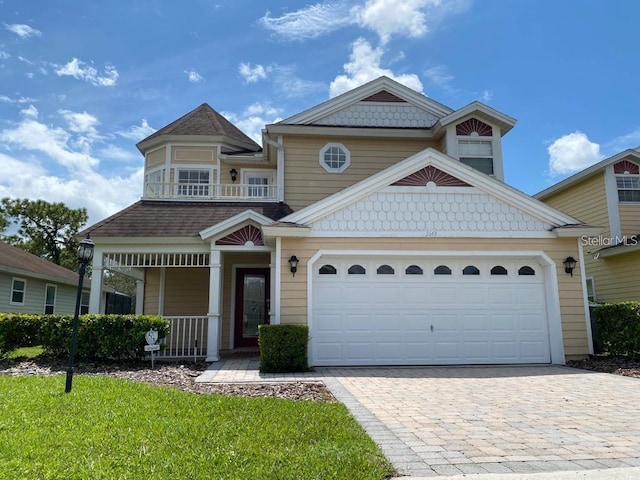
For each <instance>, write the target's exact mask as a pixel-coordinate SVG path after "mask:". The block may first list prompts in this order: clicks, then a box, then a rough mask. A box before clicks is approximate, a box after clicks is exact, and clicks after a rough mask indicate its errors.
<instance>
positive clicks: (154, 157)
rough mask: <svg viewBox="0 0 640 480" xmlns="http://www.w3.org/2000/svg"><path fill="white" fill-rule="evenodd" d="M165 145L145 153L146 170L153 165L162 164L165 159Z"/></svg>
mask: <svg viewBox="0 0 640 480" xmlns="http://www.w3.org/2000/svg"><path fill="white" fill-rule="evenodd" d="M166 150H167V149H166V147H162V148H159V149H158V150H154V151H153V152H151V153H148V154H147V158H146V168H147V170H148V169H150V168H153V167H157V166H160V165H164V163H165V160H166V155H167V151H166Z"/></svg>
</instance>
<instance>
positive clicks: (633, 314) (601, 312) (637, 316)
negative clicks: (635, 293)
mask: <svg viewBox="0 0 640 480" xmlns="http://www.w3.org/2000/svg"><path fill="white" fill-rule="evenodd" d="M595 313H596V322H597V325H598V332H599V334H600V337H601V338H602V342H603V344H604V349H605V351H606V352H607V353H609V354H611V355H629V356H631V357H636V358H639V357H640V302H620V303H607V304H604V305H600V306H598V307H596V309H595Z"/></svg>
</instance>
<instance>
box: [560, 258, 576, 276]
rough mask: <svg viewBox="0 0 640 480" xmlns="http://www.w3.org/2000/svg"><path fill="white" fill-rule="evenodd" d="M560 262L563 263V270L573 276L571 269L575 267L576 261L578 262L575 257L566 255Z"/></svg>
mask: <svg viewBox="0 0 640 480" xmlns="http://www.w3.org/2000/svg"><path fill="white" fill-rule="evenodd" d="M562 263H564V272H565V273H568V274H570V275H571V276H572V277H573V269H574V268H576V263H578V262H577V261H576V259H575V258H573V257H567V258H565V260H564V262H562Z"/></svg>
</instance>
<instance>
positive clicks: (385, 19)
mask: <svg viewBox="0 0 640 480" xmlns="http://www.w3.org/2000/svg"><path fill="white" fill-rule="evenodd" d="M440 3H441V2H440V0H403V1H402V2H398V1H397V0H368V1H367V3H366V4H365V5H364V6H362V7H354V9H353V10H352V14H353V15H355V17H356V19H357V21H358V23H359V24H360V25H362V26H363V27H367V28H369V29H371V30H373V31H374V32H376V33H377V34H378V35H379V36H380V40H381V41H382V42H383V43H386V42H388V41H389V40H390V39H391V36H392V35H402V36H407V37H422V36H423V35H425V34H426V33H427V31H428V28H427V23H426V15H425V13H424V11H423V10H424V8H425V7H427V6H437V5H440Z"/></svg>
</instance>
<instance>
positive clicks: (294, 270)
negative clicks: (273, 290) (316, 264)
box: [289, 255, 300, 277]
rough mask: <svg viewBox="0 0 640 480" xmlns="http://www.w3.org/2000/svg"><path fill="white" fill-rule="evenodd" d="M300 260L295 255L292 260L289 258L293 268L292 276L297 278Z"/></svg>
mask: <svg viewBox="0 0 640 480" xmlns="http://www.w3.org/2000/svg"><path fill="white" fill-rule="evenodd" d="M299 261H300V260H298V257H296V256H295V255H291V258H289V265H290V267H291V274H292V275H293V276H294V277H295V276H296V272H297V271H298V262H299Z"/></svg>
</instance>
